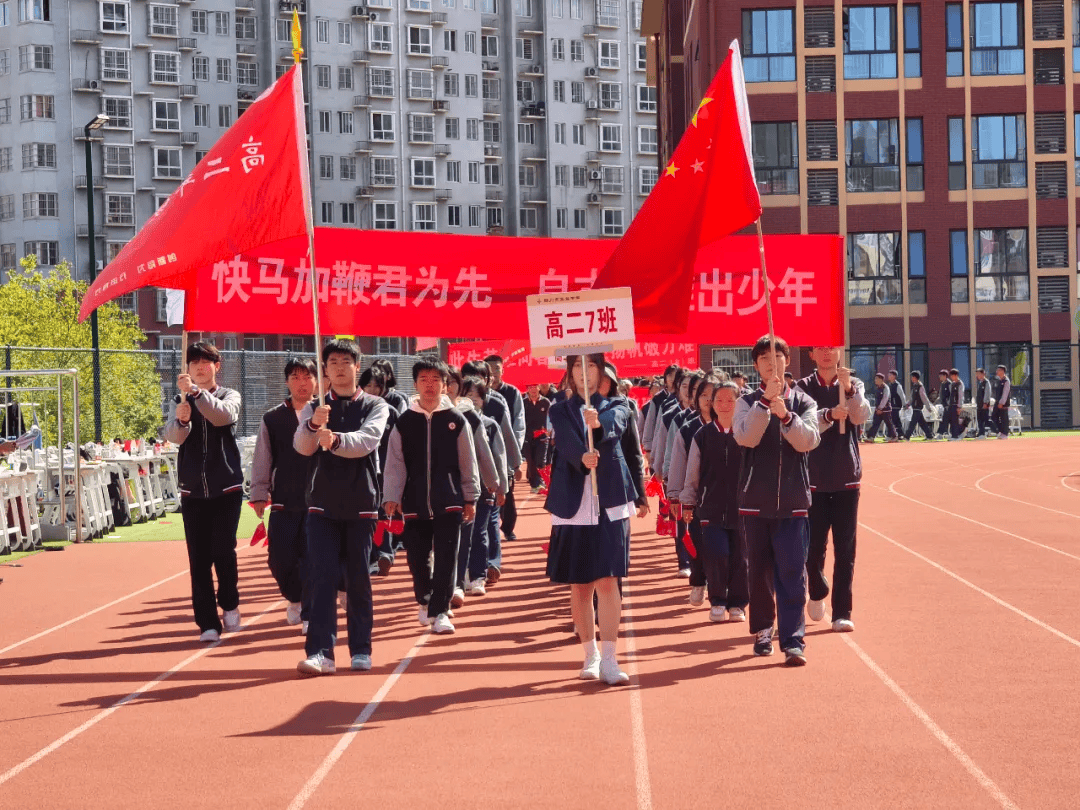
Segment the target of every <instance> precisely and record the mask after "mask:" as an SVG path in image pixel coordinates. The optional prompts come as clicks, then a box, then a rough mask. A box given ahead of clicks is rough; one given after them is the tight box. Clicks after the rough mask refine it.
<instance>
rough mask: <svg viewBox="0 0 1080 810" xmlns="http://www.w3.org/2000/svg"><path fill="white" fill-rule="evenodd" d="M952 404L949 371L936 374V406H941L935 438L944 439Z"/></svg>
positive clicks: (945, 369) (944, 370)
mask: <svg viewBox="0 0 1080 810" xmlns="http://www.w3.org/2000/svg"><path fill="white" fill-rule="evenodd" d="M951 403H952V383H950V382H949V370H948V369H947V368H943V369H942V370H941V371H939V372H938V405H940V406H941V421H940V422H939V423H938V429H937V437H936V438H938V439H944V438H945V433H946V432H947V431H948V430H949V407H950V405H951Z"/></svg>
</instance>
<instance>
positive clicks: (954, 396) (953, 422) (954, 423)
mask: <svg viewBox="0 0 1080 810" xmlns="http://www.w3.org/2000/svg"><path fill="white" fill-rule="evenodd" d="M963 407H964V381H963V380H957V381H956V382H950V383H949V408H948V413H947V414H946V416H947V417H948V420H947V421H948V423H949V434H950V435H951V436H952V437H953V438H954V439H959V438H960V435H961V434H962V433H963V432H964V429H963V428H962V427H961V425H960V413H961V411H962V410H963Z"/></svg>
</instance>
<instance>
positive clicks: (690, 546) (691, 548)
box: [682, 526, 697, 560]
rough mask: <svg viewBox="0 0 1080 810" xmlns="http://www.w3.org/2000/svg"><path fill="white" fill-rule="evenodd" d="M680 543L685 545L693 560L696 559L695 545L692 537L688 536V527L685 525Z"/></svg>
mask: <svg viewBox="0 0 1080 810" xmlns="http://www.w3.org/2000/svg"><path fill="white" fill-rule="evenodd" d="M682 544H683V545H684V546H686V551H687V553H689V554H690V556H691V557H693V558H694V559H695V560H696V559H697V546H695V545H694V539H693V538H692V537H691V536H690V527H689V526H687V527H686V530H685V531H684V532H683V536H682Z"/></svg>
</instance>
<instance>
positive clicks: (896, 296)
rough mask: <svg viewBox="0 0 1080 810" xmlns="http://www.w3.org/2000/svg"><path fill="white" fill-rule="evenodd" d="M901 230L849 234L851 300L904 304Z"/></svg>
mask: <svg viewBox="0 0 1080 810" xmlns="http://www.w3.org/2000/svg"><path fill="white" fill-rule="evenodd" d="M903 301H904V295H903V288H902V286H901V273H900V234H899V233H896V232H895V231H892V232H886V233H852V234H848V304H849V305H852V306H866V305H873V304H902V303H903Z"/></svg>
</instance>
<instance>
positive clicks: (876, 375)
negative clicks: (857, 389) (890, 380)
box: [874, 371, 885, 380]
mask: <svg viewBox="0 0 1080 810" xmlns="http://www.w3.org/2000/svg"><path fill="white" fill-rule="evenodd" d="M878 377H881V379H882V380H884V379H885V375H884V374H882V373H881V372H880V371H879V372H878V373H877V374H875V375H874V379H875V380H876V379H877V378H878Z"/></svg>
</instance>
